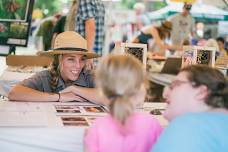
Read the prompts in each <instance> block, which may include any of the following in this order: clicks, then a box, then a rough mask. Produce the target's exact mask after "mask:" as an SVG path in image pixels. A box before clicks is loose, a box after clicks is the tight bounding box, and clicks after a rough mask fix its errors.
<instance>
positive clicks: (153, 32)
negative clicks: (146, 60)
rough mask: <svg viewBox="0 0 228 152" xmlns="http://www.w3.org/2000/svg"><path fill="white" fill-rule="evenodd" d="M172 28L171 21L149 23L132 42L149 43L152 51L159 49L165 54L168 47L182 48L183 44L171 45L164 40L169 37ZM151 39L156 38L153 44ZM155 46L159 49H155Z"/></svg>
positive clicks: (159, 52)
mask: <svg viewBox="0 0 228 152" xmlns="http://www.w3.org/2000/svg"><path fill="white" fill-rule="evenodd" d="M171 30H172V23H171V22H169V21H164V22H162V23H161V25H160V26H153V25H149V26H146V27H144V28H142V30H141V32H140V34H139V35H137V36H136V37H135V38H134V39H133V41H132V42H133V43H143V44H147V45H148V48H149V50H150V49H151V48H152V51H157V52H158V54H160V55H164V54H165V50H166V49H172V50H181V46H176V45H169V44H166V43H165V42H164V41H165V39H167V38H169V36H170V32H171ZM151 40H154V45H153V46H151V44H150V42H151ZM155 47H157V49H158V50H154V48H155Z"/></svg>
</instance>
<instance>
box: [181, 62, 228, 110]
mask: <svg viewBox="0 0 228 152" xmlns="http://www.w3.org/2000/svg"><path fill="white" fill-rule="evenodd" d="M181 72H187V73H188V80H189V81H191V82H192V83H193V87H198V86H201V85H204V86H206V87H207V89H208V90H209V94H208V96H207V97H206V99H205V102H206V104H208V105H209V106H211V107H216V108H226V109H228V87H227V80H226V78H225V77H224V75H223V74H222V73H221V72H220V71H219V70H217V69H214V68H211V67H208V66H204V65H192V66H188V67H185V68H183V69H182V70H181Z"/></svg>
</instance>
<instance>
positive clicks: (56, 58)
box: [8, 31, 104, 104]
mask: <svg viewBox="0 0 228 152" xmlns="http://www.w3.org/2000/svg"><path fill="white" fill-rule="evenodd" d="M40 54H41V55H42V54H43V55H49V56H52V57H53V61H52V63H51V65H50V68H49V70H45V71H41V72H39V73H37V74H35V75H33V76H32V77H31V78H28V79H25V80H24V81H22V82H21V83H19V84H17V85H16V86H14V87H13V88H12V89H11V91H10V92H9V95H8V98H9V99H10V100H16V101H39V102H45V101H56V102H68V101H74V100H78V101H87V100H89V101H92V102H95V103H100V104H104V103H103V101H104V100H103V98H102V97H100V98H99V94H98V91H97V90H96V89H94V88H93V87H94V83H93V75H92V74H91V72H90V71H87V70H86V69H85V68H84V67H85V62H86V60H87V59H91V58H96V57H99V55H97V54H96V53H93V52H90V51H88V50H87V44H86V40H85V39H84V38H83V37H81V36H80V35H79V34H78V33H76V32H73V31H67V32H63V33H61V34H59V35H57V37H56V40H55V45H54V49H53V50H49V51H45V52H40ZM71 86H74V89H75V90H77V91H76V92H74V93H73V92H70V91H67V89H68V88H70V87H71Z"/></svg>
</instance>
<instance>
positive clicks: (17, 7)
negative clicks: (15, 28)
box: [0, 0, 30, 22]
mask: <svg viewBox="0 0 228 152" xmlns="http://www.w3.org/2000/svg"><path fill="white" fill-rule="evenodd" d="M29 3H30V0H1V1H0V12H1V13H0V21H21V22H25V21H26V19H27V15H28V9H29Z"/></svg>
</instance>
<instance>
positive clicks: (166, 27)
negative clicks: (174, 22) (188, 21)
mask: <svg viewBox="0 0 228 152" xmlns="http://www.w3.org/2000/svg"><path fill="white" fill-rule="evenodd" d="M162 26H163V27H164V28H165V29H167V30H172V28H170V27H168V26H166V25H165V24H164V23H162Z"/></svg>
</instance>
